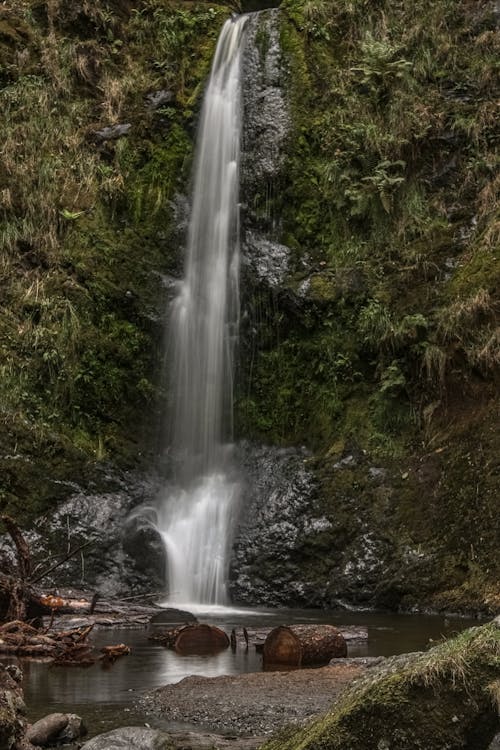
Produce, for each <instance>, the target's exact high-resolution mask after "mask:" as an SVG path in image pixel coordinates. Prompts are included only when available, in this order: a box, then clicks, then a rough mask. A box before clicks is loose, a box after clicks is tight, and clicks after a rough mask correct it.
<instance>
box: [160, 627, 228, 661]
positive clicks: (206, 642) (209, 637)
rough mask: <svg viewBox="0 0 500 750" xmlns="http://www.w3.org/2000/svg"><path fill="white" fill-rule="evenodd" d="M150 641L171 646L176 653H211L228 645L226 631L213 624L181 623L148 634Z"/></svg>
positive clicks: (184, 654) (185, 654)
mask: <svg viewBox="0 0 500 750" xmlns="http://www.w3.org/2000/svg"><path fill="white" fill-rule="evenodd" d="M149 640H150V641H155V642H156V643H161V644H162V646H166V647H167V648H172V649H174V651H177V653H178V654H182V655H183V656H187V655H189V654H213V653H217V651H223V650H224V649H226V648H227V647H228V646H229V638H228V637H227V635H226V633H225V632H224V631H223V630H221V629H220V628H216V627H215V626H214V625H200V624H196V625H181V626H180V627H178V628H168V629H167V630H164V631H163V632H162V633H154V634H153V635H150V636H149Z"/></svg>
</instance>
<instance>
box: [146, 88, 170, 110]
mask: <svg viewBox="0 0 500 750" xmlns="http://www.w3.org/2000/svg"><path fill="white" fill-rule="evenodd" d="M173 99H174V93H173V91H169V90H168V89H160V90H159V91H152V92H151V93H150V94H147V96H146V102H147V105H148V107H149V108H150V109H158V108H159V107H163V105H164V104H170V103H171V102H172V101H173Z"/></svg>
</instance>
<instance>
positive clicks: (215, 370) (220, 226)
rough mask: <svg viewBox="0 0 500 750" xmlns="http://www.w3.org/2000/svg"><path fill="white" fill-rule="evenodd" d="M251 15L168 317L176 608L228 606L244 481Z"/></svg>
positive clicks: (206, 152) (221, 91)
mask: <svg viewBox="0 0 500 750" xmlns="http://www.w3.org/2000/svg"><path fill="white" fill-rule="evenodd" d="M246 22H247V17H245V16H241V17H238V18H235V19H231V20H228V21H226V23H225V25H224V27H223V29H222V31H221V34H220V37H219V41H218V44H217V49H216V52H215V57H214V61H213V65H212V70H211V74H210V79H209V82H208V86H207V89H206V92H205V96H204V100H203V106H202V113H201V120H200V127H199V132H198V137H197V145H196V154H195V171H194V181H193V194H192V209H191V218H190V223H189V231H188V243H187V253H186V262H185V275H184V279H183V280H182V282H180V284H179V289H178V293H177V295H176V297H175V299H174V301H173V303H172V305H171V309H170V329H169V331H170V332H169V344H170V345H169V361H170V367H171V380H170V394H171V408H170V413H169V423H170V425H171V436H170V443H171V446H172V452H173V458H174V465H175V487H170V488H169V489H168V490H166V491H165V495H164V497H163V499H162V502H161V504H160V507H159V508H158V510H157V514H156V516H157V518H156V523H155V525H156V528H157V529H158V531H159V533H160V535H161V537H162V539H163V541H164V544H165V548H166V552H167V565H168V595H169V603H175V604H176V605H181V604H183V605H193V604H195V605H196V604H198V605H199V604H201V605H210V604H226V603H227V591H226V580H227V568H228V551H229V546H230V542H231V531H232V525H233V516H234V512H235V509H236V506H237V503H238V498H239V483H238V479H237V476H236V472H235V471H234V469H233V467H232V462H231V451H230V446H229V445H228V440H229V439H230V434H231V427H232V425H231V422H232V400H233V386H232V377H233V353H234V348H235V345H236V343H237V337H238V324H239V217H238V202H239V168H240V140H241V128H242V126H241V90H242V86H241V59H242V50H243V46H244V45H243V36H244V28H245V24H246Z"/></svg>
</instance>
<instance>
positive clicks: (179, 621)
mask: <svg viewBox="0 0 500 750" xmlns="http://www.w3.org/2000/svg"><path fill="white" fill-rule="evenodd" d="M188 622H197V619H196V617H195V616H194V615H193V614H191V612H186V611H185V610H183V609H174V608H173V607H167V608H166V609H162V611H161V612H158V614H156V615H153V617H152V618H151V620H150V621H149V624H150V625H155V626H156V625H183V624H184V623H188Z"/></svg>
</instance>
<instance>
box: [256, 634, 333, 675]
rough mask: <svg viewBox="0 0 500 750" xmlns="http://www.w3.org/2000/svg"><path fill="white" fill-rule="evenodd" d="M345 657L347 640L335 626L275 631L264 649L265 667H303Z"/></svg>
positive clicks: (267, 640) (269, 636)
mask: <svg viewBox="0 0 500 750" xmlns="http://www.w3.org/2000/svg"><path fill="white" fill-rule="evenodd" d="M345 656H347V644H346V641H345V638H344V636H343V635H342V633H340V632H339V631H338V630H337V628H335V627H333V625H281V626H280V627H278V628H274V630H271V632H270V633H269V635H268V636H267V638H266V641H265V643H264V648H263V659H264V665H265V666H268V665H270V664H277V665H278V664H286V665H287V666H291V667H303V666H307V665H311V664H326V663H327V662H329V661H330V659H333V658H339V657H345Z"/></svg>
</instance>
